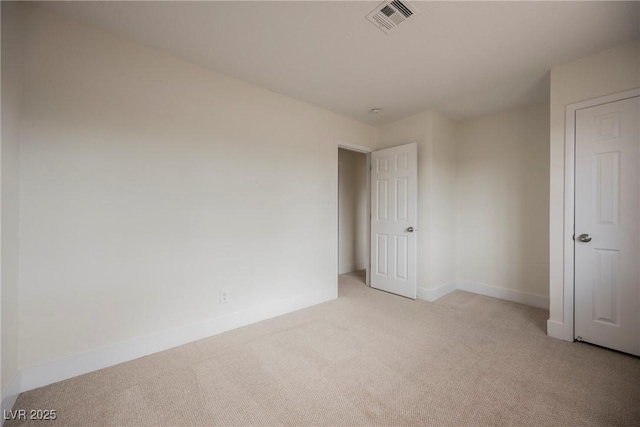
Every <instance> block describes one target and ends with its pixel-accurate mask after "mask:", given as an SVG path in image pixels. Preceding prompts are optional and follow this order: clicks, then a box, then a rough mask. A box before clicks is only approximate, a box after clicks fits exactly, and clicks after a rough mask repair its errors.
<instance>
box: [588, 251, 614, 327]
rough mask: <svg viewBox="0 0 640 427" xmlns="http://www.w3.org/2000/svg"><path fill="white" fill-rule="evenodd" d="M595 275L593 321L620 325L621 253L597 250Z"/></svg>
mask: <svg viewBox="0 0 640 427" xmlns="http://www.w3.org/2000/svg"><path fill="white" fill-rule="evenodd" d="M595 253H596V265H595V270H596V272H595V275H594V277H593V279H594V280H593V307H594V313H593V314H594V315H593V320H596V321H598V322H605V323H609V324H613V325H617V324H618V315H617V314H618V313H619V312H620V300H619V294H620V289H619V280H618V278H619V276H620V257H619V251H612V250H607V249H596V250H595Z"/></svg>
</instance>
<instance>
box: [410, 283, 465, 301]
mask: <svg viewBox="0 0 640 427" xmlns="http://www.w3.org/2000/svg"><path fill="white" fill-rule="evenodd" d="M456 289H458V288H457V286H456V282H449V283H445V284H444V285H440V286H438V287H437V288H435V289H427V288H418V299H421V300H425V301H429V302H433V301H436V300H438V299H440V298H442V297H443V296H445V295H447V294H449V293H451V292H453V291H455V290H456Z"/></svg>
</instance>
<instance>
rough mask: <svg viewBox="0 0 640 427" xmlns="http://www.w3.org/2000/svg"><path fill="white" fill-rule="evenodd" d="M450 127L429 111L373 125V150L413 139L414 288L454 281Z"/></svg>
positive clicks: (452, 125) (406, 142)
mask: <svg viewBox="0 0 640 427" xmlns="http://www.w3.org/2000/svg"><path fill="white" fill-rule="evenodd" d="M454 129H455V122H453V121H452V120H450V119H448V118H447V117H446V116H444V115H443V114H441V113H439V112H437V111H433V110H429V111H424V112H422V113H419V114H416V115H414V116H411V117H408V118H406V119H402V120H398V121H396V122H393V123H390V124H387V125H384V126H381V127H379V128H378V132H379V133H378V149H382V148H389V147H394V146H397V145H403V144H408V143H411V142H416V143H417V144H418V224H417V233H418V287H419V288H423V289H427V290H432V289H435V288H438V287H440V286H443V285H446V284H448V283H450V282H452V281H454V280H455V219H454V217H455V211H454V208H455V192H454V191H453V190H454V185H455V184H454V183H455V139H454V137H455V134H454ZM419 294H420V291H419Z"/></svg>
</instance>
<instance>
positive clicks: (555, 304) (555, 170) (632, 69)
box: [548, 41, 640, 340]
mask: <svg viewBox="0 0 640 427" xmlns="http://www.w3.org/2000/svg"><path fill="white" fill-rule="evenodd" d="M638 87H640V41H634V42H630V43H626V44H623V45H621V46H618V47H615V48H613V49H609V50H606V51H604V52H600V53H597V54H595V55H592V56H588V57H586V58H582V59H579V60H577V61H573V62H570V63H567V64H564V65H561V66H559V67H556V68H553V69H552V70H551V104H550V106H551V111H550V120H551V122H550V128H551V130H550V135H551V140H550V155H549V167H550V183H549V191H550V206H549V218H550V222H549V238H550V241H549V261H550V265H549V267H550V272H549V281H550V299H551V304H550V322H549V325H548V326H549V328H548V329H549V333H550V334H551V335H553V336H556V337H557V338H563V339H568V340H571V339H573V324H572V304H573V301H571V300H569V299H568V298H565V287H566V286H572V285H571V284H565V283H564V278H563V274H564V270H563V259H564V253H563V244H564V224H563V221H564V174H565V169H564V149H565V147H564V142H565V108H566V106H567V105H568V104H571V103H575V102H579V101H584V100H587V99H592V98H597V97H600V96H604V95H609V94H613V93H616V92H622V91H625V90H628V89H634V88H638Z"/></svg>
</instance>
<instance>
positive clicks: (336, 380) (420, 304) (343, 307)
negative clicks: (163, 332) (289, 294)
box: [5, 274, 640, 427]
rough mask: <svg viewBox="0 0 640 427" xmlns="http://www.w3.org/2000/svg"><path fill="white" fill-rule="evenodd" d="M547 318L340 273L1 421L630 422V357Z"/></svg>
mask: <svg viewBox="0 0 640 427" xmlns="http://www.w3.org/2000/svg"><path fill="white" fill-rule="evenodd" d="M547 316H548V313H547V312H546V311H544V310H540V309H536V308H530V307H526V306H522V305H518V304H513V303H509V302H505V301H501V300H497V299H492V298H488V297H483V296H479V295H474V294H470V293H466V292H462V291H456V292H454V293H452V294H449V295H447V296H446V297H444V298H442V299H440V300H439V301H437V302H435V303H427V302H424V301H412V300H409V299H406V298H402V297H398V296H394V295H391V294H387V293H384V292H381V291H376V290H372V289H369V288H367V287H366V286H365V285H364V284H363V283H362V278H361V277H360V276H358V275H356V274H352V275H345V276H342V277H341V278H340V298H339V299H337V300H335V301H331V302H328V303H325V304H321V305H318V306H315V307H311V308H308V309H305V310H301V311H298V312H295V313H291V314H288V315H285V316H281V317H278V318H275V319H271V320H267V321H264V322H261V323H259V324H255V325H252V326H248V327H245V328H241V329H238V330H235V331H231V332H228V333H225V334H222V335H218V336H215V337H212V338H208V339H205V340H201V341H198V342H195V343H192V344H188V345H185V346H182V347H178V348H175V349H172V350H169V351H165V352H162V353H159V354H156V355H152V356H148V357H144V358H142V359H138V360H134V361H132V362H128V363H124V364H121V365H118V366H114V367H111V368H108V369H103V370H101V371H97V372H94V373H90V374H87V375H83V376H81V377H77V378H74V379H70V380H67V381H63V382H60V383H57V384H53V385H50V386H47V387H43V388H40V389H37V390H33V391H30V392H27V393H23V394H22V395H21V396H20V397H19V399H18V402H17V404H16V407H15V408H14V409H55V410H56V411H57V415H58V419H57V420H56V421H55V422H45V421H32V422H25V421H9V422H7V423H6V424H5V426H6V427H16V426H21V425H38V426H44V425H53V424H57V425H65V426H67V425H69V426H71V425H78V426H79V425H82V426H85V425H96V426H98V425H99V426H107V425H136V426H142V425H153V426H159V425H163V426H164V425H166V426H169V425H171V426H174V425H175V426H178V425H181V426H182V425H184V426H187V425H188V426H196V425H203V426H204V425H416V426H417V425H420V426H426V425H433V426H444V425H454V426H462V425H474V426H479V425H519V426H523V425H545V426H548V425H560V426H568V425H574V426H591V425H629V426H631V425H635V426H638V425H640V358H636V357H632V356H628V355H624V354H620V353H616V352H614V351H609V350H605V349H602V348H599V347H595V346H591V345H588V344H581V343H573V344H572V343H566V342H562V341H558V340H554V339H551V338H548V337H547V336H546V335H545V332H544V330H545V322H546V319H547ZM30 423H31V424H30Z"/></svg>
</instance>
